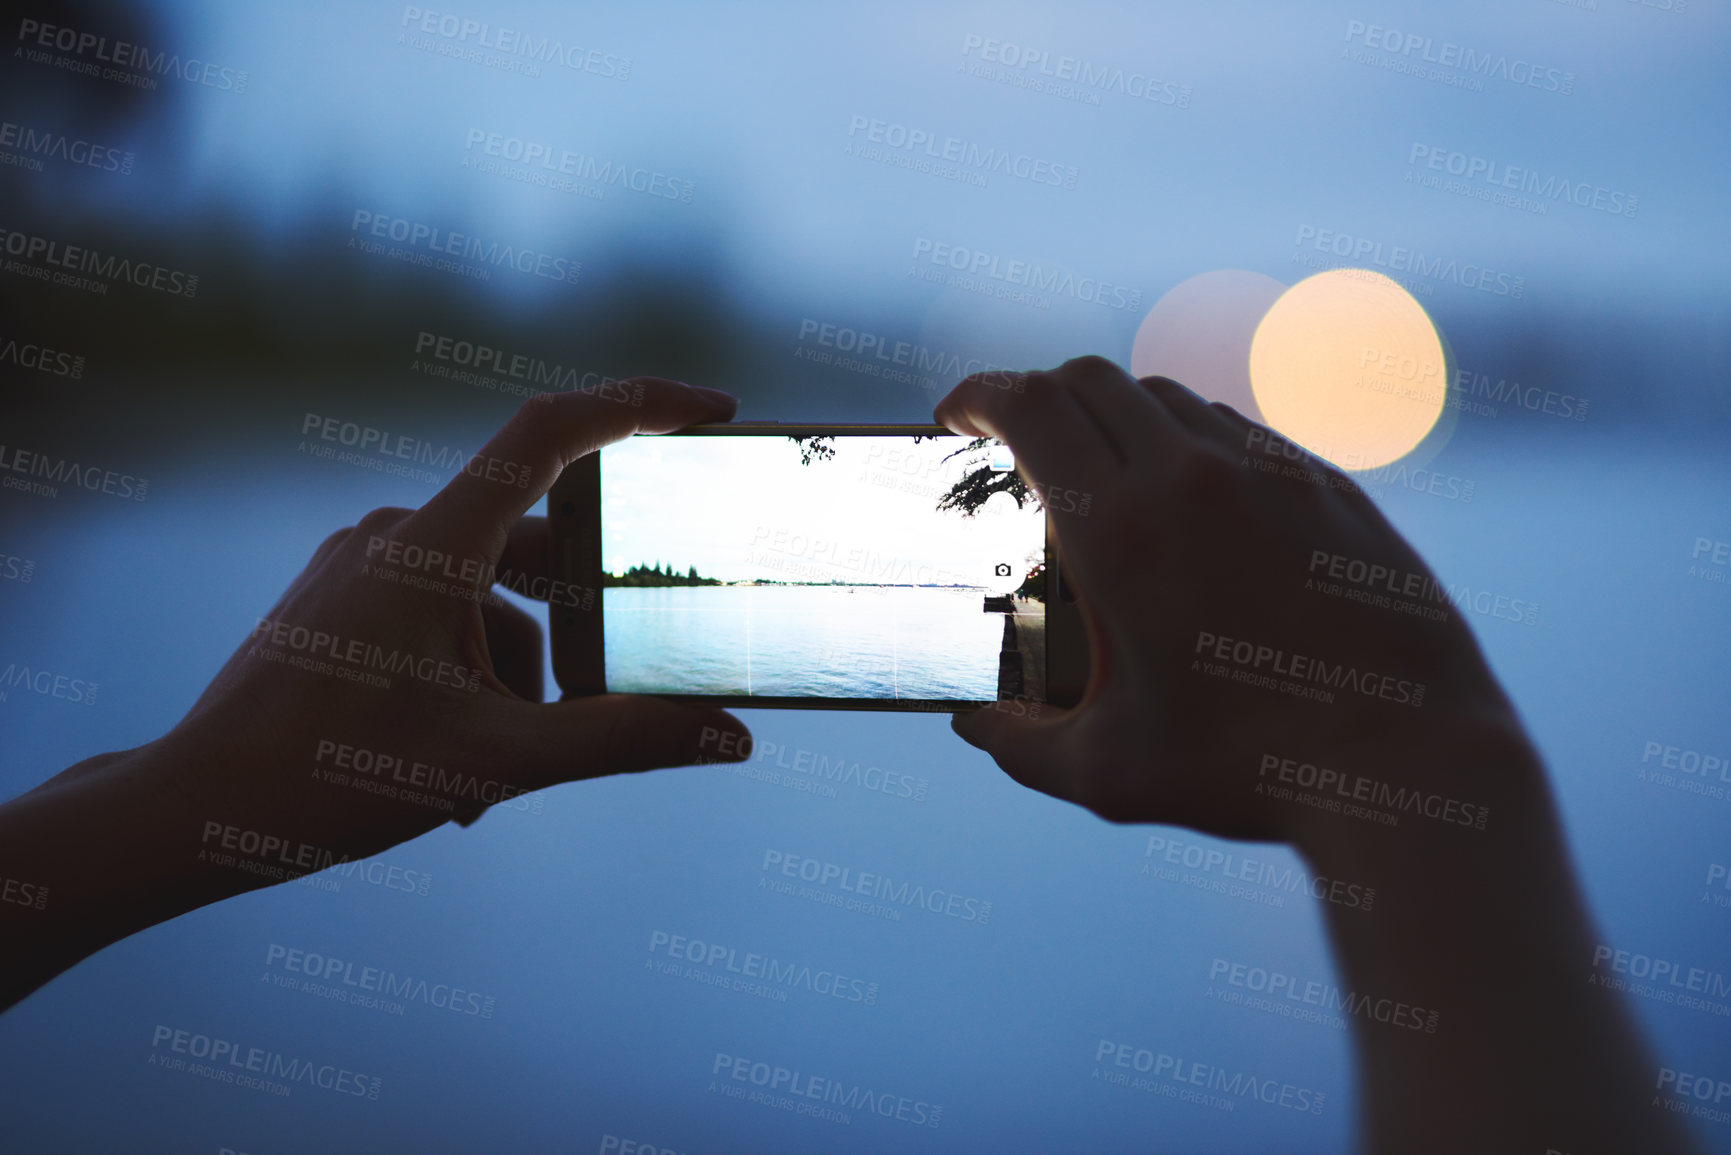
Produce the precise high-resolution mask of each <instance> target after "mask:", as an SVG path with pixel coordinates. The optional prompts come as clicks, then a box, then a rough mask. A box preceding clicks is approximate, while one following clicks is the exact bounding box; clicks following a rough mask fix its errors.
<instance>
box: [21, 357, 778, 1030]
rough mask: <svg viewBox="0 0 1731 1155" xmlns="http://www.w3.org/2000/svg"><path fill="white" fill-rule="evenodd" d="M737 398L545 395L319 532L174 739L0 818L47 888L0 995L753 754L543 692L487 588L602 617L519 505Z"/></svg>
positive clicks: (721, 727) (624, 700)
mask: <svg viewBox="0 0 1731 1155" xmlns="http://www.w3.org/2000/svg"><path fill="white" fill-rule="evenodd" d="M619 397H624V398H625V402H634V403H622V402H621V401H620V400H617V399H616V398H619ZM735 407H736V402H735V401H734V399H733V398H732V397H730V396H728V395H727V394H725V393H720V392H718V391H715V390H707V389H697V388H693V387H691V386H687V385H682V384H679V383H677V382H674V381H666V380H660V379H656V378H638V379H634V380H631V381H626V382H622V383H619V384H618V387H617V388H614V389H611V390H608V391H607V392H606V393H599V392H573V393H561V394H543V395H541V396H539V397H537V398H534V399H532V400H530V401H528V402H526V403H525V404H524V405H523V407H522V408H521V409H520V410H519V411H518V412H517V414H516V416H515V417H513V418H512V420H511V421H510V422H509V423H508V424H507V425H506V426H505V427H504V428H503V429H502V430H500V431H499V433H498V434H497V435H495V436H494V437H493V439H492V440H491V441H490V442H488V443H487V445H486V447H485V448H483V449H482V450H481V451H480V453H478V454H477V455H475V456H474V457H473V458H471V459H470V460H469V461H468V462H467V463H466V464H465V466H464V468H463V470H462V471H461V472H459V473H458V474H457V476H456V477H455V478H453V479H452V480H451V481H450V482H449V483H448V484H447V485H446V486H445V487H444V488H443V489H441V490H440V491H439V492H438V493H437V494H435V495H434V496H433V497H432V498H431V499H430V500H429V501H428V502H427V504H426V505H424V506H423V507H421V508H420V509H418V510H406V509H377V510H374V511H372V512H371V513H369V514H367V515H366V516H364V517H363V518H361V519H360V521H359V523H358V524H357V525H355V526H354V527H353V528H350V529H343V530H339V531H337V532H336V533H334V534H332V535H331V536H330V537H329V538H327V539H326V540H325V541H324V543H323V544H322V545H320V546H319V547H318V549H317V550H316V551H315V552H314V554H313V557H312V560H311V561H310V562H309V563H308V564H307V567H306V569H305V570H303V571H302V572H301V574H300V576H299V577H297V578H296V579H295V580H294V581H293V582H292V583H291V584H290V585H289V588H288V590H287V592H285V593H284V594H283V596H282V598H281V599H280V600H278V602H277V604H276V605H275V606H273V607H271V609H270V610H269V612H268V613H267V614H266V615H264V616H263V617H262V618H260V619H259V621H258V623H257V625H256V627H255V628H254V629H253V630H252V632H251V636H250V637H249V638H248V639H247V640H246V641H245V642H243V643H242V644H241V646H240V648H239V649H238V650H237V651H236V652H235V654H234V656H233V657H232V658H230V659H229V661H228V662H227V664H226V665H224V666H223V668H222V670H221V671H220V672H219V673H218V674H217V675H216V677H215V679H213V680H212V682H211V684H210V686H209V688H208V689H206V691H205V692H204V694H203V695H202V696H201V697H200V698H199V699H198V702H197V703H196V704H195V705H194V706H193V708H192V709H191V711H189V712H188V714H187V715H186V717H185V718H184V719H183V720H182V721H181V722H180V724H179V725H177V726H175V727H174V729H173V730H171V731H170V732H169V733H168V734H166V735H164V736H163V737H162V738H160V739H158V740H156V741H155V742H151V743H148V744H147V745H145V746H142V747H139V748H138V749H136V750H130V751H124V752H120V753H114V754H105V755H101V756H99V757H97V758H92V759H89V760H88V761H86V762H83V763H80V764H79V765H77V766H74V767H72V768H70V769H68V770H66V771H65V772H63V773H61V774H59V775H57V776H56V777H54V778H52V779H50V780H49V781H48V782H46V783H44V784H43V785H42V786H40V787H37V788H36V789H35V790H32V791H30V792H28V793H26V794H24V795H21V796H19V797H18V798H15V799H13V800H12V801H10V802H8V803H6V804H5V806H3V807H0V867H4V869H5V870H6V871H7V872H8V876H9V877H16V878H22V879H27V880H31V881H32V882H34V883H36V884H37V885H38V886H39V887H42V888H46V890H47V891H48V893H49V894H50V895H51V901H49V902H47V903H46V904H45V905H44V908H43V909H42V910H40V911H28V912H24V915H23V917H19V912H17V911H6V912H0V915H10V916H11V919H10V921H11V922H12V923H13V924H15V926H12V927H8V928H7V929H8V933H9V937H8V939H7V941H8V950H7V952H6V954H5V957H4V959H3V960H0V1007H4V1006H6V1005H10V1004H11V1003H12V1002H15V1001H16V1000H17V999H19V998H21V997H23V995H24V994H26V993H28V992H29V991H30V990H32V989H34V988H35V987H36V986H38V985H40V984H41V983H42V982H45V981H47V979H48V978H50V977H52V976H53V975H54V974H56V973H58V972H59V971H61V970H64V969H65V968H66V967H68V966H70V965H72V963H74V962H76V961H77V960H78V959H80V958H82V957H84V956H85V955H87V954H89V953H91V952H92V951H95V950H97V949H100V948H101V947H102V946H104V945H106V944H107V943H109V942H113V941H115V940H117V939H119V938H121V937H124V936H125V935H127V934H130V933H133V932H135V931H137V930H139V929H142V928H143V927H146V926H150V925H152V924H154V923H156V922H160V921H162V920H164V919H166V918H172V917H174V916H175V915H177V914H180V913H183V912H184V911H186V910H190V909H192V908H194V907H197V906H201V905H203V904H205V903H208V902H212V901H215V900H217V899H220V898H224V897H227V896H229V895H232V894H236V893H240V892H242V891H245V890H250V889H254V888H256V887H259V886H264V885H269V884H270V883H273V882H278V881H282V880H284V879H285V878H293V877H297V876H299V875H300V874H305V873H308V872H310V871H313V870H318V869H322V868H324V867H326V866H329V865H331V864H332V863H334V862H341V861H344V860H349V859H357V858H363V857H366V856H369V855H373V854H377V853H378V852H380V851H382V850H384V849H386V848H387V847H390V846H393V845H395V844H397V843H399V842H402V841H405V840H407V839H410V838H413V837H415V836H417V835H419V834H422V833H425V832H426V831H428V830H431V829H433V828H434V827H436V826H438V825H440V824H442V823H443V822H445V821H446V820H447V819H452V818H454V819H456V820H458V821H459V822H464V823H467V822H471V821H473V820H474V819H475V817H476V816H478V815H479V814H480V813H481V811H482V810H484V809H485V808H486V807H487V806H488V805H491V804H495V803H498V802H502V801H506V800H509V799H512V798H514V797H516V796H517V795H519V794H522V793H524V792H527V791H532V790H536V789H539V788H541V787H544V786H549V785H552V784H554V783H559V782H566V781H572V780H576V779H584V778H593V777H597V776H599V775H604V774H616V773H621V772H627V771H638V770H647V769H650V768H653V767H661V766H678V765H686V764H689V763H692V762H695V761H698V760H700V759H704V758H706V760H709V761H714V760H715V758H714V756H713V751H712V750H711V751H710V753H709V755H708V756H707V757H706V752H705V748H704V746H703V745H702V744H701V743H702V739H703V736H704V734H705V733H706V732H707V734H708V737H709V738H710V740H711V741H710V743H709V746H711V747H715V746H719V748H720V749H722V750H736V749H741V748H742V747H743V748H744V749H745V750H747V751H749V744H748V743H744V742H741V741H739V740H738V738H735V739H729V740H725V741H723V742H719V743H718V742H716V741H715V737H716V735H717V733H722V734H729V735H737V736H739V738H743V737H745V736H746V731H745V729H744V727H743V726H742V725H741V724H740V723H739V722H738V720H737V719H735V718H733V717H732V716H731V715H729V714H727V713H724V712H722V711H720V710H706V709H701V708H695V707H691V706H683V705H677V704H675V703H672V702H667V701H663V700H661V699H657V698H650V697H635V696H622V695H611V694H610V695H600V696H595V697H588V698H582V699H574V700H568V701H562V702H557V703H543V702H542V701H541V693H542V676H541V671H542V668H543V649H542V636H541V629H540V627H539V626H538V625H537V624H536V622H535V621H534V619H532V618H531V617H529V615H527V614H525V613H524V612H523V611H521V610H519V609H517V608H516V607H514V606H512V605H511V604H509V603H508V602H506V601H504V600H503V599H501V598H499V597H498V596H497V595H496V594H493V593H492V586H493V583H494V579H495V577H498V576H501V575H502V574H504V573H509V574H511V575H512V576H513V579H514V580H512V581H511V582H510V588H513V589H520V590H523V591H526V592H529V593H530V594H532V595H539V596H552V597H553V598H554V599H555V600H563V599H564V598H566V597H577V598H584V599H586V600H585V601H583V602H582V603H580V604H585V605H588V606H589V607H591V611H592V612H594V613H600V612H601V594H600V591H598V590H594V591H581V590H577V591H573V590H569V589H561V588H560V587H559V586H557V585H555V584H554V583H553V582H551V581H550V580H549V575H548V573H547V564H546V562H547V558H546V543H547V525H546V521H545V519H542V518H525V517H524V516H523V514H524V513H525V511H526V510H528V509H529V508H530V507H531V506H533V505H534V504H535V502H537V501H538V500H540V498H541V497H542V496H543V495H544V494H545V493H546V492H547V490H548V488H549V487H551V486H552V484H553V482H554V481H555V480H556V479H557V478H558V476H559V474H560V472H561V471H562V470H563V469H564V468H565V466H566V465H568V464H569V463H570V462H572V461H574V460H575V459H577V458H578V457H581V456H583V455H584V454H587V453H591V452H594V451H595V450H597V449H599V448H600V447H601V446H603V445H605V444H608V443H609V442H613V441H617V440H620V439H622V438H624V437H627V436H630V435H631V434H633V433H638V432H652V433H664V432H669V431H671V430H674V429H678V428H681V427H683V426H686V425H690V424H694V423H697V422H706V421H724V420H728V419H730V418H731V417H732V415H733V412H734V409H735ZM741 756H742V757H743V756H745V755H744V754H742V755H741ZM97 848H100V849H99V852H98V850H97Z"/></svg>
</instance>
